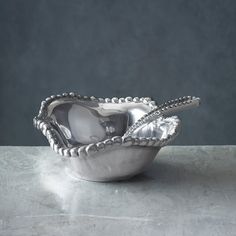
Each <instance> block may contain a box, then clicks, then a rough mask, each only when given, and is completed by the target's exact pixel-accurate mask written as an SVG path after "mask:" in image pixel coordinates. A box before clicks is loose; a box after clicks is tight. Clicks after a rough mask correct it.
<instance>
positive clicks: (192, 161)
mask: <svg viewBox="0 0 236 236" xmlns="http://www.w3.org/2000/svg"><path fill="white" fill-rule="evenodd" d="M68 162H69V159H67V158H64V159H61V158H58V155H57V154H56V153H54V152H53V151H52V150H51V149H50V148H48V147H0V235H1V236H111V235H112V236H155V235H161V236H162V235H165V236H173V235H174V236H184V235H186V236H198V235H201V236H209V235H210V236H222V235H227V236H235V232H236V181H235V180H236V146H195V147H194V146H185V147H183V146H167V147H164V148H162V149H161V150H160V152H159V153H158V158H156V159H155V160H154V161H153V163H152V165H151V166H150V167H149V168H148V170H147V171H146V172H144V173H143V174H140V175H137V176H135V177H133V178H131V179H129V180H125V181H119V182H109V183H96V182H88V181H80V180H79V181H78V180H74V179H73V178H71V177H70V176H68V168H66V166H67V163H68ZM68 164H69V163H68ZM69 173H70V172H69Z"/></svg>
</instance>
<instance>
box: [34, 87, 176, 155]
mask: <svg viewBox="0 0 236 236" xmlns="http://www.w3.org/2000/svg"><path fill="white" fill-rule="evenodd" d="M60 98H77V99H79V100H88V101H98V102H103V103H129V102H135V103H144V104H145V105H147V106H150V107H151V109H155V108H156V107H157V105H156V102H155V101H154V100H152V99H151V98H150V97H141V98H139V97H134V98H132V97H126V98H122V97H121V98H117V97H113V98H96V97H94V96H90V97H89V96H82V95H79V94H76V93H74V92H70V93H63V94H58V95H52V96H50V97H47V98H46V99H44V100H43V101H42V102H41V106H40V109H39V113H38V115H37V116H36V117H34V119H33V124H34V126H35V127H36V128H37V129H38V130H40V131H41V132H42V133H43V135H44V136H46V138H47V140H48V142H49V144H50V146H51V148H52V149H53V150H54V151H55V152H56V153H58V154H60V155H61V156H66V157H80V156H88V155H89V156H90V155H93V154H95V153H96V152H99V151H103V150H106V149H108V148H111V147H117V146H125V147H129V146H133V145H135V146H148V147H159V148H161V147H163V146H165V145H167V144H168V143H169V142H171V141H172V140H173V139H175V137H176V136H177V135H178V134H179V131H180V123H181V122H180V120H179V119H178V118H177V117H176V119H175V128H174V132H172V133H170V134H168V136H167V137H166V138H165V139H158V138H156V137H147V138H144V137H131V136H128V137H124V136H114V137H112V138H109V139H106V140H103V141H100V142H96V143H91V144H88V145H83V146H80V147H66V146H65V144H64V143H63V142H62V141H61V140H60V138H59V137H58V134H57V131H56V130H55V129H54V128H53V127H52V126H51V124H50V122H48V121H47V120H46V118H47V107H48V106H49V105H50V104H51V103H52V102H53V101H55V100H57V99H60Z"/></svg>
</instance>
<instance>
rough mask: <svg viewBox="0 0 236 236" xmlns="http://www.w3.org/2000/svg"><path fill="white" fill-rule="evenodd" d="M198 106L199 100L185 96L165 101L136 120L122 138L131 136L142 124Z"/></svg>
mask: <svg viewBox="0 0 236 236" xmlns="http://www.w3.org/2000/svg"><path fill="white" fill-rule="evenodd" d="M199 105H200V98H198V97H192V96H185V97H182V98H177V99H174V100H170V101H167V102H165V103H163V104H161V105H159V106H157V107H156V108H155V109H153V110H151V111H150V112H148V113H147V114H145V115H144V116H142V117H141V118H140V119H138V120H137V121H136V122H135V123H134V124H133V125H131V126H130V127H129V128H128V130H127V131H126V132H125V134H124V137H127V136H131V135H132V133H133V132H134V131H135V130H136V129H138V128H140V127H141V126H143V125H144V124H147V123H150V122H152V121H154V120H156V119H157V118H158V117H159V116H166V115H169V114H172V113H175V112H179V111H183V110H185V109H190V108H194V107H197V106H199Z"/></svg>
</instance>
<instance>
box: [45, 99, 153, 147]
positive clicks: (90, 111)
mask: <svg viewBox="0 0 236 236" xmlns="http://www.w3.org/2000/svg"><path fill="white" fill-rule="evenodd" d="M150 110H151V107H150V106H149V105H146V104H144V103H142V102H140V103H136V102H127V103H126V102H124V103H104V102H99V101H96V100H95V101H93V100H79V99H73V98H62V99H58V100H55V101H53V102H52V103H50V104H49V105H48V107H47V116H48V118H49V121H50V123H51V125H52V126H53V127H54V128H55V129H56V130H57V132H58V133H59V135H60V137H61V138H62V139H63V142H64V143H65V144H66V146H68V147H70V146H81V145H86V144H90V143H95V142H99V141H102V140H105V139H107V138H111V137H114V136H123V134H124V133H125V132H126V130H127V128H128V127H130V126H131V125H132V124H133V123H134V122H136V121H137V120H138V119H139V118H141V117H142V116H143V115H144V114H145V113H147V112H149V111H150Z"/></svg>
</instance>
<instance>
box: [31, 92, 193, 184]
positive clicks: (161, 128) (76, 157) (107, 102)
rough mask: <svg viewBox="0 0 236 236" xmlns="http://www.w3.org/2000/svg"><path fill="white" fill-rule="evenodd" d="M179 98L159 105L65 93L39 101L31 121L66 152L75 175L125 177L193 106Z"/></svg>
mask: <svg viewBox="0 0 236 236" xmlns="http://www.w3.org/2000/svg"><path fill="white" fill-rule="evenodd" d="M195 101H196V98H194V97H183V98H179V99H176V100H171V101H169V102H167V103H164V104H162V105H160V106H157V105H156V104H155V102H154V101H153V100H151V99H150V98H149V97H146V98H138V97H135V98H131V97H126V98H119V99H118V98H116V97H114V98H112V99H110V98H105V99H103V98H95V97H87V96H80V95H77V94H75V93H63V94H62V95H53V96H50V97H48V98H46V99H45V100H44V101H42V103H41V108H40V111H39V114H38V116H36V117H35V118H34V126H35V127H36V128H37V129H40V130H41V131H42V133H43V134H44V135H45V136H46V137H47V139H48V142H49V144H50V146H51V147H52V149H53V150H54V151H55V152H56V153H58V154H60V155H61V156H66V157H68V161H69V166H70V169H71V171H72V173H73V175H74V176H75V177H78V178H80V179H85V180H90V181H112V180H121V179H126V178H129V177H131V176H134V175H136V174H138V173H140V172H142V171H143V170H144V169H145V168H146V167H147V166H148V165H149V164H150V163H151V162H152V161H153V159H154V158H155V156H156V155H157V153H158V151H159V150H160V148H161V147H163V146H165V145H167V144H168V143H169V142H170V141H172V140H173V139H174V138H175V137H176V136H177V134H178V133H179V130H180V120H179V119H178V117H177V116H172V117H166V115H167V114H169V113H171V112H173V111H176V110H180V109H182V108H185V107H188V106H192V105H193V104H194V103H195Z"/></svg>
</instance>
